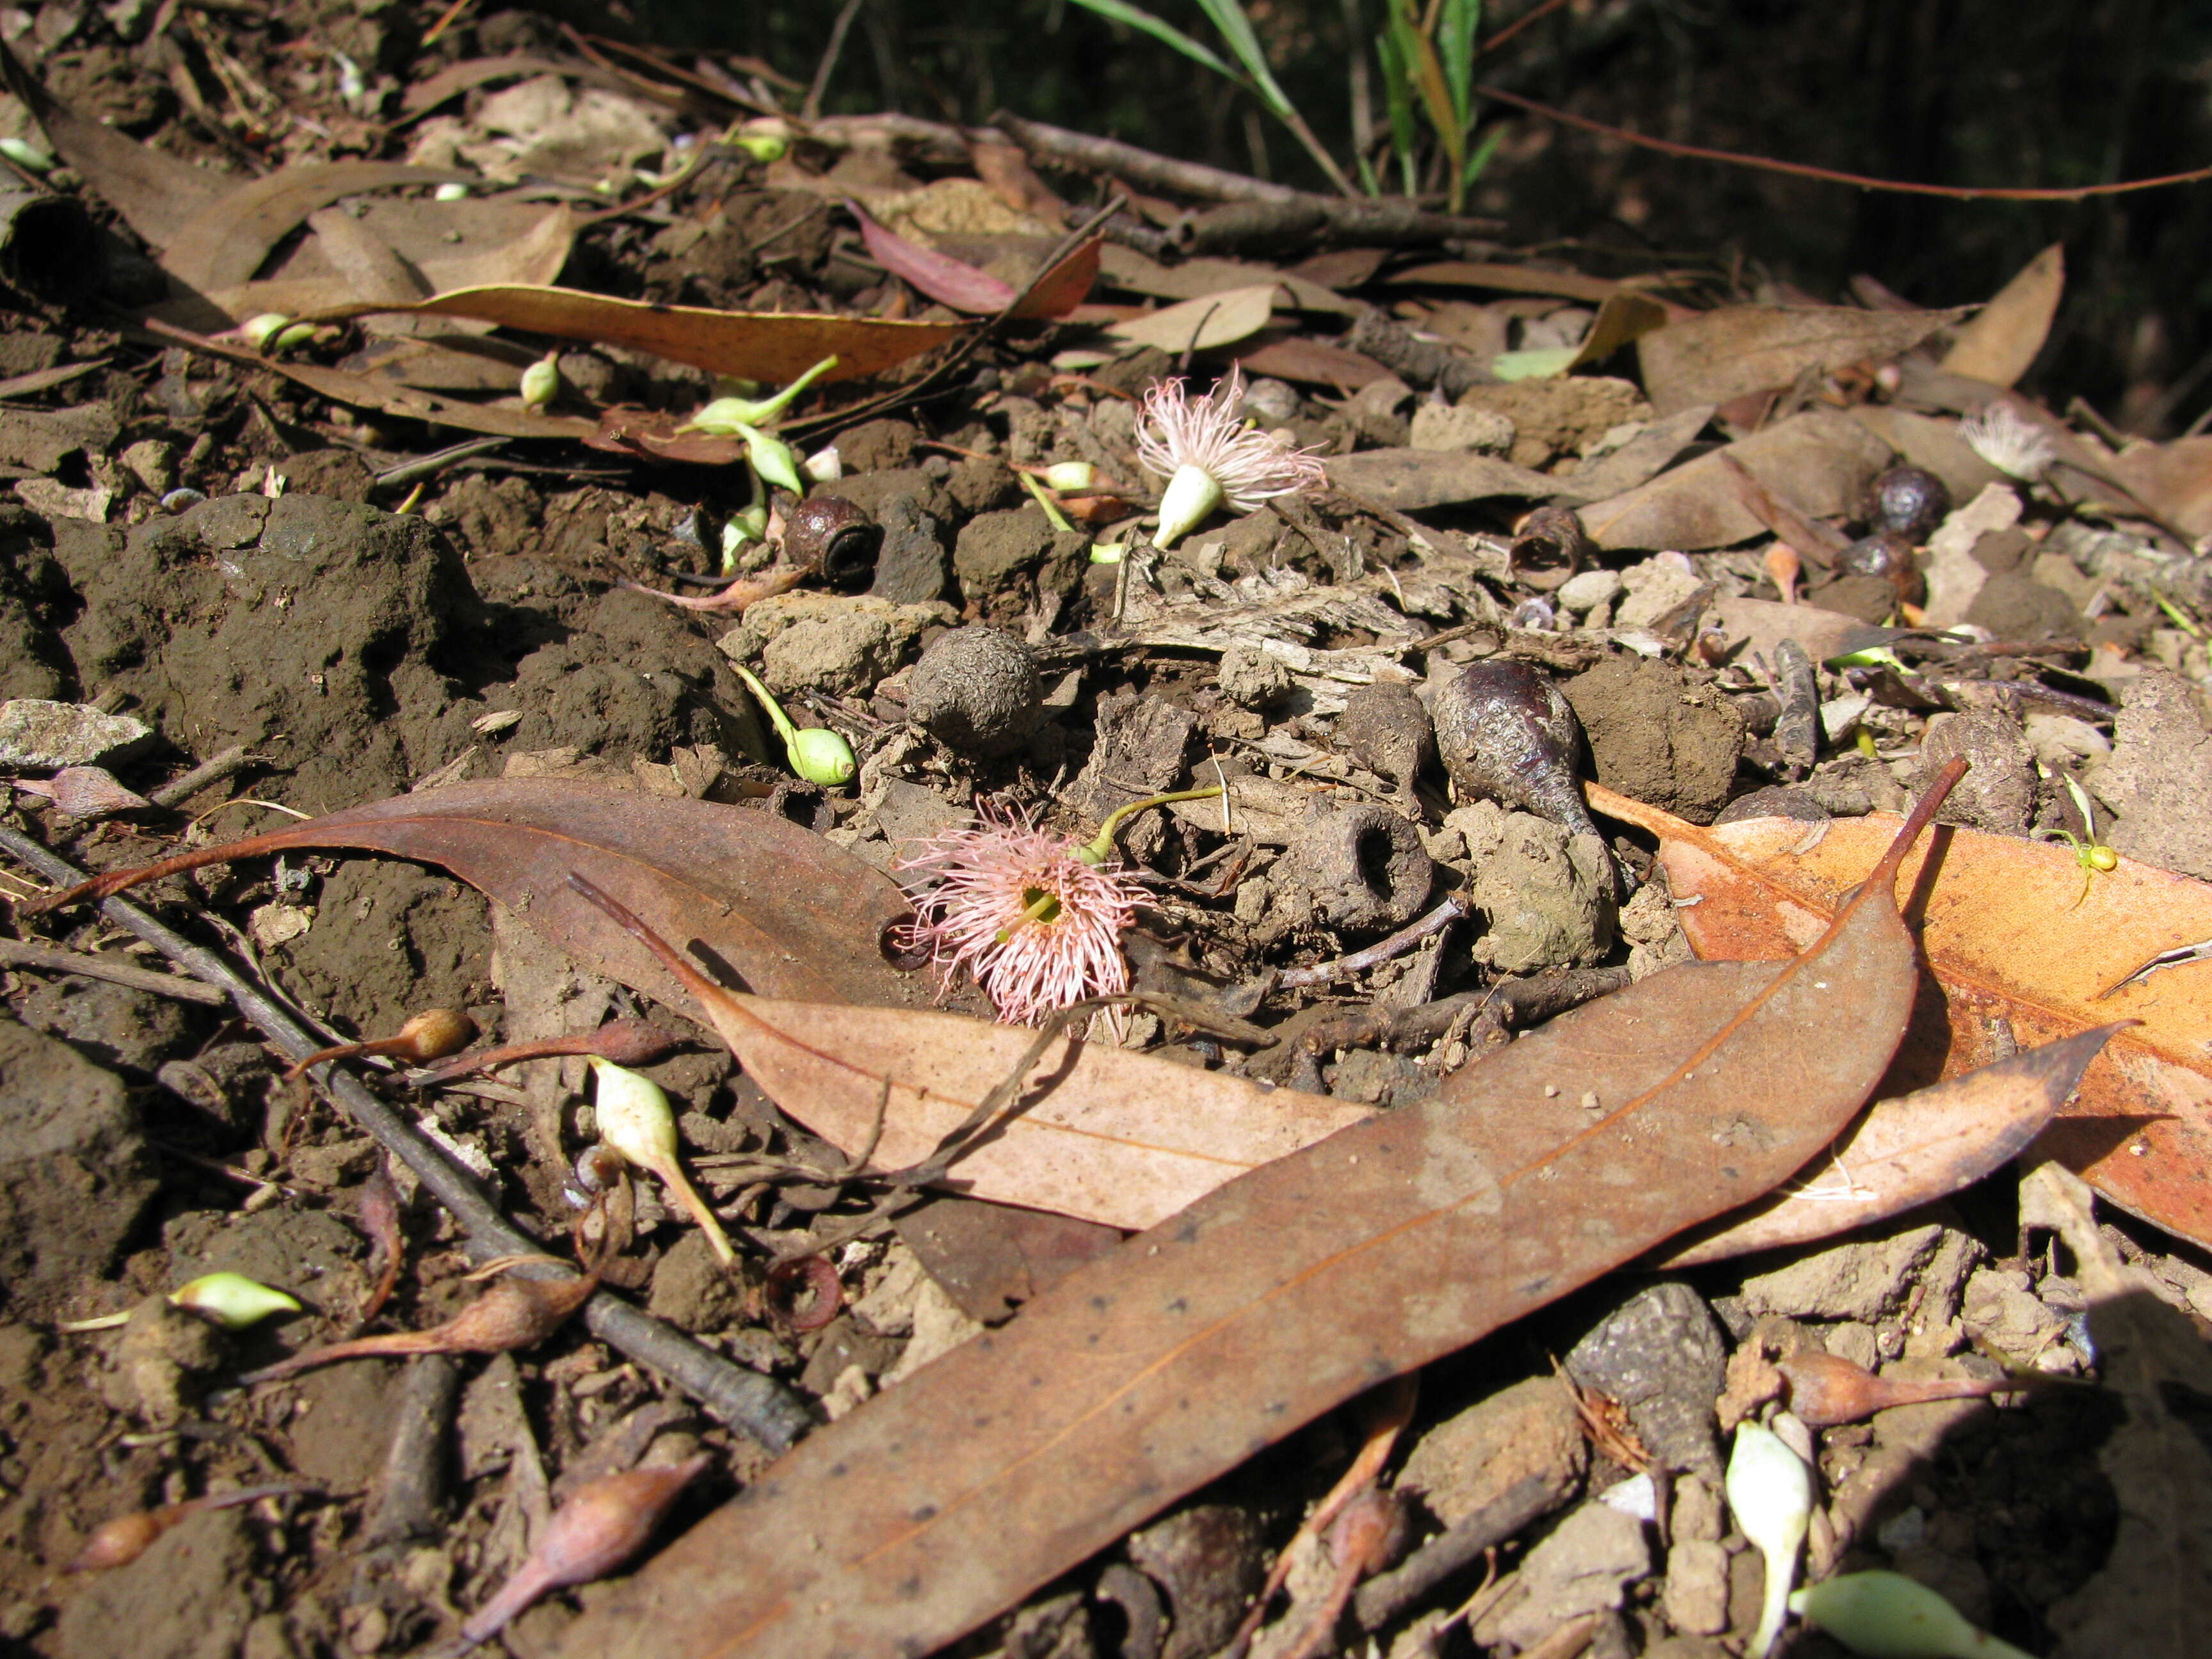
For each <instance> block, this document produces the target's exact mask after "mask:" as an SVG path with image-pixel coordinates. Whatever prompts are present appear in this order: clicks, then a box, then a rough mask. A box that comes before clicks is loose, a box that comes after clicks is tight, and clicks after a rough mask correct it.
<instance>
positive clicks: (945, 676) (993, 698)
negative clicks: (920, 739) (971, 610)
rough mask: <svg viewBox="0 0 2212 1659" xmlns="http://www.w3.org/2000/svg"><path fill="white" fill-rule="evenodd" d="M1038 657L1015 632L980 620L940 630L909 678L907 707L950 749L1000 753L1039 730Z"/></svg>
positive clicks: (1040, 712)
mask: <svg viewBox="0 0 2212 1659" xmlns="http://www.w3.org/2000/svg"><path fill="white" fill-rule="evenodd" d="M1040 696H1041V691H1040V687H1039V684H1038V679H1037V670H1036V658H1035V657H1033V656H1031V655H1030V649H1029V647H1027V646H1025V645H1024V644H1023V643H1022V642H1021V641H1019V640H1017V639H1015V638H1014V637H1013V636H1012V635H1010V634H1004V633H1001V632H1000V630H999V629H995V628H992V627H988V626H987V625H986V624H984V623H970V624H969V626H968V627H966V628H957V629H953V630H952V632H951V633H949V634H944V635H939V636H938V638H936V639H935V640H933V641H931V642H930V646H929V648H928V649H927V650H926V651H924V652H923V653H921V661H920V662H918V663H916V664H915V665H914V672H913V674H912V675H911V676H910V677H909V678H908V682H907V693H906V706H907V712H908V714H911V715H912V716H913V717H914V718H915V720H917V721H919V722H920V723H921V725H922V726H926V727H927V728H928V731H929V732H930V735H932V736H933V737H934V738H937V739H938V740H939V742H941V743H943V744H945V745H946V746H947V747H949V748H952V749H957V750H960V751H961V752H962V753H963V754H969V755H983V756H992V755H1000V754H1004V753H1005V752H1006V751H1007V750H1010V749H1013V748H1015V747H1018V745H1019V744H1021V743H1022V742H1023V741H1024V739H1025V738H1028V736H1029V734H1030V732H1032V731H1034V730H1035V729H1036V724H1037V720H1038V718H1039V716H1040V715H1041V714H1042V712H1043V711H1042V707H1041V705H1040V701H1039V700H1040Z"/></svg>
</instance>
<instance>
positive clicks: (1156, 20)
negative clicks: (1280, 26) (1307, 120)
mask: <svg viewBox="0 0 2212 1659" xmlns="http://www.w3.org/2000/svg"><path fill="white" fill-rule="evenodd" d="M1075 3H1076V4H1077V5H1079V6H1081V7H1082V8H1083V9H1085V10H1086V11H1095V12H1097V14H1098V15H1100V16H1101V17H1104V18H1107V19H1109V20H1110V21H1114V22H1116V23H1126V24H1127V25H1128V26H1129V27H1131V28H1133V29H1142V30H1143V31H1144V32H1145V33H1146V34H1149V35H1151V36H1152V38H1153V39H1154V40H1164V41H1165V42H1166V43H1167V44H1168V45H1170V46H1173V47H1174V48H1175V49H1176V51H1177V52H1181V53H1182V55H1183V56H1184V57H1186V58H1189V59H1190V60H1191V61H1192V62H1193V63H1194V64H1205V65H1206V68H1208V69H1210V70H1212V71H1213V72H1214V73H1215V74H1216V75H1219V76H1226V77H1227V78H1228V79H1230V80H1231V81H1234V80H1236V79H1237V78H1238V77H1237V71H1236V70H1233V69H1231V68H1230V67H1229V65H1228V64H1226V63H1225V62H1224V61H1223V60H1222V58H1221V56H1220V54H1219V53H1218V52H1215V51H1214V50H1213V48H1212V47H1211V46H1206V45H1205V44H1204V43H1202V42H1200V41H1197V40H1192V39H1191V38H1190V36H1188V34H1185V33H1183V32H1182V30H1181V29H1179V28H1177V27H1176V26H1175V25H1174V24H1173V23H1170V22H1169V21H1167V19H1166V18H1164V17H1155V16H1154V15H1152V13H1150V12H1148V11H1146V9H1144V8H1143V7H1142V6H1133V5H1131V4H1130V3H1129V0H1075ZM1246 27H1247V28H1248V29H1249V27H1250V26H1249V24H1248V25H1247V26H1246ZM1281 95H1282V94H1281V93H1280V92H1279V91H1278V92H1277V94H1276V96H1277V97H1280V96H1281Z"/></svg>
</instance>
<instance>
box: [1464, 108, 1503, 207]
mask: <svg viewBox="0 0 2212 1659" xmlns="http://www.w3.org/2000/svg"><path fill="white" fill-rule="evenodd" d="M1504 137H1505V124H1504V122H1502V121H1501V122H1499V123H1498V125H1496V126H1494V127H1492V128H1491V130H1490V131H1488V132H1486V133H1484V134H1483V135H1482V142H1481V143H1479V144H1477V145H1476V146H1475V147H1474V155H1470V156H1468V158H1467V171H1466V172H1464V173H1461V174H1460V179H1459V187H1460V189H1461V190H1462V191H1466V190H1468V188H1469V187H1470V186H1472V185H1474V181H1475V180H1476V179H1480V178H1481V177H1482V173H1483V169H1484V168H1486V167H1488V166H1489V165H1490V158H1491V157H1492V156H1493V155H1497V154H1498V144H1499V143H1501V142H1503V141H1504Z"/></svg>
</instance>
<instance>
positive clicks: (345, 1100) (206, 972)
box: [0, 827, 813, 1452]
mask: <svg viewBox="0 0 2212 1659" xmlns="http://www.w3.org/2000/svg"><path fill="white" fill-rule="evenodd" d="M0 850H4V851H6V852H7V853H8V854H9V855H10V856H12V857H13V858H15V860H18V861H19V862H21V864H23V865H25V866H27V867H28V868H30V869H32V870H33V871H36V872H38V874H39V875H40V877H41V878H44V879H45V880H47V881H51V882H58V883H75V882H80V881H82V880H84V879H85V876H84V873H83V872H82V871H80V870H77V869H76V868H74V867H73V866H70V864H69V863H68V862H67V861H65V860H62V859H59V858H57V857H56V856H55V855H54V854H52V853H51V852H49V851H48V850H47V849H46V848H44V847H41V846H40V844H39V843H38V842H34V841H33V840H31V839H30V838H29V837H28V836H22V835H19V834H17V833H16V832H15V830H13V829H6V828H4V827H0ZM100 912H101V914H102V915H105V916H106V917H107V919H108V920H109V921H112V922H115V923H116V924H118V926H120V927H126V928H128V929H129V930H130V931H131V933H136V934H137V936H138V937H139V938H140V939H144V940H145V941H146V942H147V943H148V944H149V945H152V946H154V948H155V950H157V951H161V954H162V955H163V956H165V957H168V959H169V960H170V961H171V962H173V963H175V964H176V965H177V966H178V967H179V968H181V969H184V970H185V972H187V973H189V974H191V975H192V976H193V977H194V978H196V979H198V980H201V981H204V982H205V983H207V984H210V985H213V986H216V987H220V988H221V989H222V990H223V991H224V992H225V993H226V994H228V996H229V998H230V1000H232V1002H234V1004H236V1005H237V1007H238V1011H239V1012H240V1013H241V1014H243V1015H244V1016H245V1017H246V1018H247V1019H248V1020H250V1021H251V1022H252V1024H253V1025H254V1026H255V1027H256V1028H257V1029H258V1030H259V1031H260V1032H261V1034H262V1036H264V1037H265V1038H267V1039H268V1041H269V1042H270V1045H271V1046H272V1047H274V1048H276V1049H277V1051H278V1052H280V1053H281V1054H283V1055H284V1056H285V1057H286V1058H287V1059H290V1060H298V1059H300V1058H301V1057H302V1056H304V1055H307V1054H313V1052H314V1051H315V1050H316V1049H317V1048H320V1047H322V1042H321V1039H319V1037H316V1036H313V1034H311V1033H310V1032H308V1031H307V1030H305V1029H303V1028H302V1027H301V1025H300V1024H298V1023H297V1022H295V1020H294V1019H293V1018H292V1017H291V1015H290V1014H289V1013H288V1012H286V1011H285V1010H284V1009H283V1007H281V1006H279V1005H278V1004H277V1003H276V1002H275V1001H274V1000H272V999H271V998H270V996H269V995H268V994H267V993H266V992H264V991H263V990H262V989H261V988H260V987H258V986H257V985H255V984H253V983H252V981H249V980H247V979H246V978H245V977H244V976H243V975H240V973H239V972H238V971H237V970H236V969H234V968H232V967H231V965H230V964H229V963H228V962H226V961H224V960H223V959H222V957H219V956H217V955H216V953H215V952H214V951H209V950H204V949H203V948H202V947H200V946H199V945H194V944H193V943H192V942H191V940H189V939H185V937H184V936H183V935H182V934H180V933H175V932H173V930H172V929H170V928H168V927H165V926H164V925H163V924H162V923H161V922H159V921H155V919H154V918H153V917H152V916H150V915H148V914H147V913H146V912H145V911H143V910H141V909H140V908H138V907H137V905H135V904H130V903H126V902H124V901H123V900H121V899H113V898H112V899H108V900H106V901H105V902H103V903H102V904H101V906H100ZM309 1075H310V1076H311V1077H313V1079H315V1081H316V1083H317V1084H319V1085H320V1086H321V1087H322V1088H323V1089H324V1091H325V1092H327V1093H328V1094H329V1096H330V1097H331V1099H332V1100H334V1101H335V1102H337V1104H338V1105H339V1106H341V1107H342V1108H343V1109H344V1110H345V1111H346V1112H347V1114H348V1115H350V1116H351V1117H352V1118H353V1120H354V1121H356V1123H358V1124H360V1125H361V1127H362V1128H363V1129H365V1130H367V1131H368V1133H370V1134H371V1135H373V1136H374V1137H375V1138H376V1139H378V1140H379V1141H380V1142H381V1143H383V1145H384V1146H385V1147H386V1150H387V1151H389V1152H391V1153H392V1156H394V1157H395V1158H398V1159H399V1161H400V1162H401V1163H403V1164H405V1165H406V1166H407V1167H408V1168H409V1169H410V1170H413V1171H414V1172H415V1175H416V1178H417V1179H418V1180H420V1181H421V1182H422V1184H423V1185H424V1186H425V1187H427V1188H429V1189H430V1191H431V1193H432V1194H434V1195H435V1197H436V1198H437V1200H438V1201H439V1202H440V1203H441V1204H443V1205H444V1206H446V1207H447V1209H448V1210H451V1211H452V1212H453V1215H454V1217H455V1218H456V1219H458V1220H459V1222H460V1224H461V1225H462V1226H464V1227H465V1228H466V1229H467V1230H468V1233H469V1242H468V1247H467V1248H468V1252H469V1254H470V1255H471V1257H473V1258H474V1259H476V1260H477V1261H486V1260H489V1258H491V1257H493V1256H501V1255H538V1253H539V1252H540V1251H541V1250H542V1249H543V1248H544V1247H543V1245H542V1244H541V1243H539V1242H538V1240H536V1239H533V1238H531V1237H528V1236H527V1235H526V1234H525V1233H523V1232H522V1231H520V1229H518V1228H516V1227H515V1226H514V1225H513V1223H511V1222H509V1221H508V1220H507V1218H506V1217H505V1216H503V1215H501V1213H500V1212H499V1209H498V1207H497V1206H495V1205H494V1204H493V1203H492V1201H491V1200H490V1199H489V1198H488V1197H486V1196H485V1194H483V1190H482V1189H481V1188H478V1187H477V1183H476V1176H474V1175H473V1174H471V1172H470V1170H468V1169H467V1167H466V1166H465V1165H464V1164H462V1163H461V1162H460V1161H459V1159H457V1158H454V1157H453V1155H452V1154H451V1153H449V1152H447V1151H446V1149H445V1148H444V1147H442V1146H439V1145H438V1144H437V1143H436V1142H435V1141H434V1140H432V1139H429V1138H428V1136H427V1135H424V1134H423V1133H422V1132H421V1131H419V1130H417V1129H416V1127H415V1126H414V1125H413V1124H411V1123H410V1122H409V1121H407V1120H406V1119H405V1118H404V1117H402V1116H401V1115H399V1114H398V1112H395V1111H394V1110H392V1108H391V1107H390V1106H388V1105H386V1103H384V1102H383V1101H381V1100H380V1099H378V1098H377V1097H375V1096H374V1095H373V1094H371V1093H370V1092H369V1091H368V1087H367V1086H366V1085H363V1084H362V1081H361V1079H359V1078H357V1077H356V1076H354V1075H353V1074H352V1073H349V1072H343V1071H340V1070H338V1069H337V1066H336V1065H335V1064H333V1063H331V1062H327V1061H326V1062H325V1063H324V1064H323V1065H321V1066H318V1067H316V1068H315V1069H314V1070H313V1072H311V1073H309ZM515 1271H516V1272H517V1273H518V1274H520V1275H522V1276H525V1277H528V1278H533V1279H537V1278H544V1279H559V1278H567V1277H570V1276H571V1275H569V1274H568V1273H564V1272H562V1271H561V1270H559V1269H556V1268H555V1267H551V1266H550V1264H544V1263H531V1264H527V1265H525V1266H523V1267H518V1268H517V1269H516V1270H515ZM584 1322H585V1324H586V1326H588V1327H589V1328H590V1329H591V1332H592V1335H594V1336H597V1337H599V1338H600V1339H601V1340H605V1341H606V1342H607V1343H609V1344H611V1345H612V1346H615V1347H617V1348H619V1349H621V1350H622V1351H623V1352H624V1353H625V1354H628V1355H629V1357H630V1358H632V1359H635V1360H636V1361H637V1362H638V1363H639V1364H641V1365H647V1366H650V1367H652V1368H653V1370H658V1371H659V1372H660V1373H662V1374H663V1375H664V1376H666V1377H668V1378H669V1380H670V1381H671V1382H673V1383H675V1384H676V1385H677V1386H678V1388H680V1389H684V1391H685V1392H686V1393H687V1394H690V1395H692V1396H693V1397H694V1398H695V1399H696V1400H698V1401H699V1402H700V1403H701V1404H702V1405H703V1406H705V1407H707V1409H708V1411H710V1412H712V1413H714V1415H715V1416H716V1417H718V1418H720V1419H721V1420H722V1421H724V1422H726V1423H727V1424H729V1425H732V1427H734V1428H739V1429H743V1430H744V1431H745V1432H746V1433H748V1434H750V1435H751V1436H752V1437H754V1438H755V1439H756V1440H758V1441H759V1442H760V1443H762V1444H763V1445H764V1446H766V1447H767V1448H769V1450H771V1451H777V1452H781V1451H783V1450H786V1449H788V1448H789V1447H790V1446H791V1445H792V1444H793V1443H794V1442H796V1441H797V1440H798V1439H799V1437H800V1436H801V1435H803V1434H805V1432H806V1431H807V1430H808V1429H809V1428H810V1427H811V1426H812V1420H813V1419H811V1416H810V1415H809V1414H808V1412H807V1409H806V1406H805V1401H802V1400H801V1399H800V1398H799V1396H798V1395H795V1394H793V1392H792V1391H791V1390H790V1389H787V1388H785V1387H784V1386H783V1384H781V1383H778V1382H776V1381H775V1380H774V1379H773V1378H770V1377H766V1376H761V1375H760V1374H759V1373H757V1372H755V1371H749V1370H744V1369H743V1368H741V1367H739V1366H737V1365H732V1364H730V1363H729V1362H728V1361H727V1360H726V1359H724V1358H721V1357H720V1355H718V1354H716V1353H714V1352H711V1351H710V1350H708V1348H706V1347H704V1346H702V1345H701V1344H699V1343H697V1342H695V1341H693V1340H691V1339H690V1337H688V1336H686V1335H684V1334H683V1333H682V1332H681V1331H678V1330H675V1329H673V1328H671V1327H669V1326H667V1325H665V1324H663V1323H662V1322H660V1321H659V1320H657V1319H655V1318H653V1317H652V1316H650V1315H648V1314H647V1313H645V1312H644V1311H643V1310H641V1309H638V1308H635V1307H632V1306H631V1305H630V1304H629V1303H627V1302H624V1301H622V1300H621V1299H619V1298H618V1297H614V1296H612V1295H610V1294H609V1293H608V1292H607V1291H604V1290H602V1291H598V1292H597V1293H596V1294H594V1295H593V1296H592V1299H591V1301H590V1302H588V1303H587V1304H585V1308H584Z"/></svg>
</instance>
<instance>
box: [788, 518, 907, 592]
mask: <svg viewBox="0 0 2212 1659" xmlns="http://www.w3.org/2000/svg"><path fill="white" fill-rule="evenodd" d="M785 523H786V528H785V530H784V532H783V550H784V554H785V556H786V557H787V558H788V559H789V560H790V562H792V563H793V564H795V565H797V566H799V568H801V569H802V570H812V571H816V572H817V573H819V574H820V575H821V577H822V580H823V582H825V583H826V584H828V585H829V586H830V587H831V588H833V589H835V590H836V592H840V593H858V592H860V591H861V590H862V589H863V588H865V587H866V586H867V585H868V584H869V583H870V582H872V581H873V580H875V578H876V553H877V550H878V549H880V548H881V547H882V546H883V544H884V532H883V527H882V526H880V525H878V524H877V523H876V521H875V520H872V519H871V518H870V517H869V516H868V515H867V513H866V511H865V510H863V509H862V508H860V507H856V506H854V504H853V503H852V502H851V501H846V500H845V499H844V498H843V497H842V496H837V495H823V496H821V497H819V498H818V499H817V500H814V501H801V502H799V505H798V506H796V507H793V508H792V509H791V511H790V513H789V514H788V516H787V519H786V520H785Z"/></svg>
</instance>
